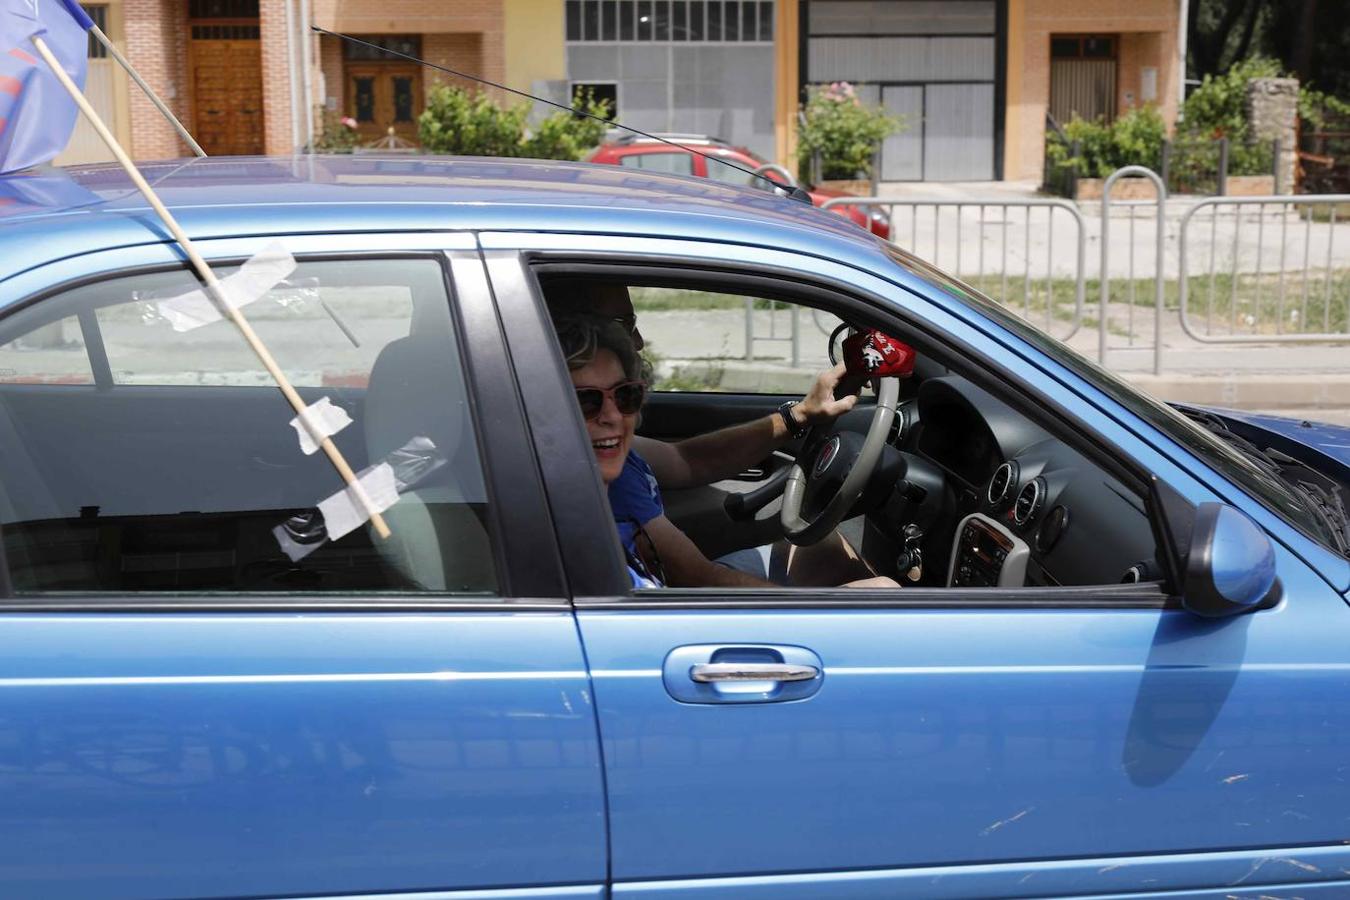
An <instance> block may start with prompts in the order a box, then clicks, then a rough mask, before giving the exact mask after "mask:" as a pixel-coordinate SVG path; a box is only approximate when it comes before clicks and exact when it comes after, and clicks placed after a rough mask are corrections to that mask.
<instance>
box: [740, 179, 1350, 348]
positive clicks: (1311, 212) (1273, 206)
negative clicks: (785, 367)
mask: <svg viewBox="0 0 1350 900" xmlns="http://www.w3.org/2000/svg"><path fill="white" fill-rule="evenodd" d="M1122 179H1143V180H1146V181H1148V182H1150V183H1151V184H1152V191H1151V192H1150V193H1152V194H1153V195H1154V197H1153V198H1150V199H1141V200H1117V199H1113V194H1114V195H1117V196H1118V195H1120V194H1121V193H1122V191H1121V187H1122ZM1104 188H1105V191H1104V196H1103V199H1102V202H1101V215H1100V219H1098V218H1097V217H1096V216H1093V217H1091V218H1085V217H1084V215H1083V214H1082V213H1081V212H1080V211H1079V209H1078V207H1077V205H1076V204H1074V203H1072V202H1070V201H1067V200H1060V199H1045V198H1027V199H1007V198H992V199H989V200H984V201H981V200H952V199H945V198H904V197H895V198H887V197H839V198H836V199H832V200H830V201H828V202H827V203H825V204H824V208H825V209H827V210H831V209H832V210H836V211H839V212H842V211H843V208H846V207H854V208H858V209H862V210H864V211H873V210H877V209H884V210H886V211H887V212H888V213H889V215H890V229H891V235H890V236H891V239H892V241H893V242H894V243H895V244H897V245H899V246H900V247H902V248H903V249H905V250H908V251H910V252H912V253H914V254H915V255H916V256H918V257H920V258H922V259H924V260H926V261H928V262H930V263H932V264H933V265H935V266H936V267H938V268H939V269H943V270H945V271H946V272H949V273H951V274H952V275H954V276H955V277H957V278H959V279H961V280H963V281H965V282H966V283H968V284H969V285H971V286H972V287H975V288H977V289H979V290H980V291H981V292H983V293H985V294H987V295H989V296H990V297H992V298H994V299H995V300H996V301H997V302H999V303H1001V304H1002V305H1003V306H1005V307H1006V308H1008V309H1009V310H1010V311H1012V312H1014V313H1017V314H1020V315H1021V316H1022V317H1023V318H1024V319H1026V320H1028V321H1029V322H1030V323H1031V324H1034V325H1036V326H1037V327H1039V328H1041V329H1043V330H1044V331H1046V332H1047V333H1049V334H1051V335H1052V336H1055V337H1058V338H1060V339H1061V340H1064V341H1066V342H1071V345H1072V346H1074V347H1075V348H1076V349H1077V350H1078V351H1079V352H1083V353H1090V354H1093V355H1095V356H1096V357H1097V359H1098V361H1100V362H1101V363H1103V364H1104V365H1105V364H1110V365H1111V366H1112V367H1113V368H1127V369H1129V368H1144V367H1149V368H1151V369H1152V371H1153V372H1154V373H1155V374H1161V373H1162V372H1163V371H1164V369H1165V363H1166V359H1165V354H1167V353H1171V354H1172V355H1173V360H1174V361H1175V362H1177V363H1178V364H1181V365H1182V368H1185V367H1186V365H1187V364H1189V363H1190V362H1192V361H1189V360H1185V359H1183V356H1182V355H1179V354H1183V353H1184V348H1185V347H1186V346H1188V345H1189V346H1191V347H1196V346H1197V343H1207V344H1220V343H1240V342H1259V343H1264V344H1270V345H1274V346H1279V345H1281V344H1298V343H1314V342H1317V343H1328V342H1331V343H1338V344H1347V343H1350V194H1335V195H1306V194H1301V195H1282V196H1266V197H1212V198H1204V199H1197V198H1185V199H1178V198H1173V197H1170V196H1169V195H1168V194H1167V192H1166V190H1165V187H1164V184H1163V182H1162V179H1161V177H1160V175H1159V174H1158V173H1156V172H1154V171H1152V170H1150V169H1147V168H1144V167H1142V166H1130V167H1127V168H1124V169H1121V170H1118V171H1117V172H1115V173H1113V174H1112V175H1111V176H1110V178H1108V179H1106V181H1105V183H1104ZM1094 241H1095V242H1098V245H1099V247H1100V253H1099V255H1097V259H1096V260H1095V261H1096V263H1097V265H1098V266H1099V268H1095V270H1094V271H1089V270H1088V261H1087V256H1088V253H1087V251H1088V248H1089V246H1090V245H1092V243H1093V242H1094ZM1088 291H1091V292H1092V293H1093V295H1094V297H1093V302H1092V304H1091V305H1088V304H1087V302H1086V298H1085V295H1086V293H1087V292H1088ZM813 321H814V325H815V328H817V329H819V330H820V331H821V332H823V333H828V332H829V331H830V330H831V328H832V326H833V325H834V324H836V321H835V320H834V319H833V317H832V316H824V317H822V314H820V313H816V314H815V316H814V319H813ZM1085 324H1087V325H1089V326H1095V327H1092V328H1090V329H1087V330H1085V329H1084V328H1083V326H1084V325H1085ZM805 327H807V328H810V324H807V325H806V326H805ZM802 331H803V323H801V322H800V320H799V314H798V311H797V310H796V309H795V308H794V307H792V306H791V305H787V304H772V303H768V302H767V301H754V302H747V304H746V311H745V341H746V343H745V347H746V359H747V360H753V359H755V358H756V357H755V351H756V343H757V342H762V341H776V342H781V343H780V346H782V345H790V348H791V357H790V358H791V362H792V365H794V366H797V365H798V364H799V362H800V360H801V354H802V353H803V352H805V351H803V349H802V340H801V337H802ZM1075 337H1076V339H1075ZM1071 339H1073V340H1071ZM786 355H787V354H786V353H784V354H783V356H786Z"/></svg>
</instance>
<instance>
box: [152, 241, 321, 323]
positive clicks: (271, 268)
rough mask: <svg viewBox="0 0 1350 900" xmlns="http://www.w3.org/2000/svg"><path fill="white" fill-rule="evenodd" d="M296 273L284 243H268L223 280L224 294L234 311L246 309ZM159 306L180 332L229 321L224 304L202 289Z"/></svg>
mask: <svg viewBox="0 0 1350 900" xmlns="http://www.w3.org/2000/svg"><path fill="white" fill-rule="evenodd" d="M294 271H295V257H293V256H291V254H290V253H288V252H287V251H286V248H285V247H283V246H281V245H280V244H277V243H272V244H268V245H267V246H266V247H264V248H263V249H262V250H259V251H258V252H257V253H256V254H254V255H253V256H252V257H251V258H250V259H249V260H248V261H247V262H245V263H244V264H243V265H242V266H240V267H239V271H238V272H235V273H234V274H233V275H229V276H227V277H225V278H222V279H220V292H221V294H222V295H223V296H224V297H225V302H226V303H228V304H229V305H230V308H231V309H242V308H243V307H245V306H248V305H249V304H250V303H255V302H257V301H258V300H261V299H262V298H263V297H264V296H265V295H266V294H267V292H268V291H270V290H271V289H272V288H273V287H275V286H276V285H277V284H278V283H279V282H282V281H285V280H286V279H287V278H288V277H290V275H291V273H292V272H294ZM158 306H159V314H160V315H162V316H163V317H164V318H166V319H168V320H169V324H170V325H172V326H173V330H174V331H179V332H184V331H193V330H195V329H197V328H201V327H202V326H203V325H210V324H211V323H212V322H219V321H220V320H222V319H223V318H225V312H224V310H222V309H221V308H220V304H218V303H216V302H215V301H214V300H212V299H211V297H210V296H208V295H207V293H206V292H205V291H203V290H200V289H197V290H192V291H188V292H187V293H186V294H179V295H178V296H177V297H170V298H169V299H167V300H161V301H159V303H158Z"/></svg>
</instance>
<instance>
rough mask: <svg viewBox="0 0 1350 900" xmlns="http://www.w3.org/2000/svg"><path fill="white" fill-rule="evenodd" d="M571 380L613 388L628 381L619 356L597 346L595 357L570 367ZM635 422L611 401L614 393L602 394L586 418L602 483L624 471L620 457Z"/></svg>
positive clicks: (630, 441) (630, 440) (578, 384)
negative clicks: (594, 413) (595, 410)
mask: <svg viewBox="0 0 1350 900" xmlns="http://www.w3.org/2000/svg"><path fill="white" fill-rule="evenodd" d="M571 374H572V384H573V385H574V386H575V387H579V388H582V387H587V388H602V389H607V388H612V387H614V386H615V385H616V384H623V383H624V382H625V381H628V376H626V375H625V374H624V371H623V366H622V365H621V364H620V363H619V358H618V357H617V356H615V355H614V353H613V352H612V351H610V350H604V349H602V350H599V351H597V352H596V354H595V357H594V358H593V359H591V361H590V362H588V363H587V364H586V365H584V366H582V367H581V368H580V369H573V370H572V373H571ZM636 425H637V416H636V415H631V416H625V415H624V414H623V413H621V412H619V408H618V407H617V406H615V405H614V398H613V397H605V401H604V403H603V404H602V405H601V407H600V414H599V415H597V416H596V417H595V418H594V419H587V420H586V433H587V435H588V436H589V437H590V439H591V449H592V450H593V451H595V461H596V463H598V464H599V466H600V477H601V478H603V479H604V481H605V484H609V483H610V482H611V481H613V480H614V479H616V478H618V477H619V474H620V473H621V472H623V461H624V459H626V458H627V456H628V449H629V447H631V446H632V444H633V429H634V428H635V427H636Z"/></svg>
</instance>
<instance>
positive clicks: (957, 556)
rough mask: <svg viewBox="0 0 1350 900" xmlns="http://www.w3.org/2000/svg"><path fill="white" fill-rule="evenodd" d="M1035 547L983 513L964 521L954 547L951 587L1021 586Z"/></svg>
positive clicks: (948, 576) (969, 516) (957, 531)
mask: <svg viewBox="0 0 1350 900" xmlns="http://www.w3.org/2000/svg"><path fill="white" fill-rule="evenodd" d="M1030 555H1031V550H1030V548H1029V547H1028V546H1027V544H1026V542H1025V541H1023V540H1022V539H1021V538H1019V537H1018V536H1017V535H1015V534H1013V533H1012V532H1011V531H1009V530H1008V529H1007V528H1005V527H1003V526H1002V525H1000V524H999V523H998V522H995V521H994V520H993V519H991V518H989V517H988V516H986V515H983V514H981V513H972V514H971V515H968V516H966V517H965V518H964V519H962V520H961V525H960V526H959V527H958V528H957V529H956V543H955V545H954V546H953V547H952V564H951V571H950V572H949V573H948V575H947V584H948V586H950V587H1021V586H1022V584H1023V582H1024V581H1025V580H1026V574H1027V559H1028V557H1029V556H1030Z"/></svg>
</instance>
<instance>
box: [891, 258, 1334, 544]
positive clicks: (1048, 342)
mask: <svg viewBox="0 0 1350 900" xmlns="http://www.w3.org/2000/svg"><path fill="white" fill-rule="evenodd" d="M886 252H887V253H888V254H889V255H890V257H891V258H892V259H893V260H894V261H895V262H896V263H898V264H899V265H901V266H903V267H905V268H906V269H908V270H909V271H911V272H913V273H914V274H916V275H918V276H920V277H921V278H923V279H924V280H925V281H928V282H929V283H931V284H933V285H935V286H937V287H939V288H941V289H942V290H944V291H946V292H947V293H948V294H950V295H952V296H953V297H955V298H956V299H958V300H961V301H963V302H965V303H969V304H971V305H974V306H978V307H979V308H980V310H981V312H983V313H985V314H986V315H988V316H989V317H990V318H992V319H995V320H997V321H998V322H999V323H1000V324H1001V325H1003V326H1005V327H1006V328H1007V329H1008V330H1009V331H1012V332H1014V333H1015V334H1017V335H1018V336H1019V337H1021V338H1023V339H1024V340H1025V341H1027V343H1029V344H1032V345H1034V346H1036V347H1037V348H1039V349H1040V350H1042V351H1044V352H1045V354H1046V355H1047V356H1050V357H1052V358H1053V359H1054V360H1055V361H1056V362H1058V363H1060V364H1061V365H1063V366H1064V367H1065V368H1067V369H1070V370H1072V371H1074V372H1077V373H1078V374H1079V375H1082V376H1083V377H1084V378H1086V379H1088V380H1089V381H1091V382H1092V383H1093V384H1095V385H1096V386H1097V387H1099V388H1100V389H1101V390H1102V391H1104V392H1105V393H1106V394H1108V395H1109V396H1110V397H1111V398H1112V399H1113V400H1115V401H1116V402H1118V403H1120V404H1121V405H1122V406H1124V407H1126V408H1127V409H1129V410H1130V411H1131V412H1133V413H1135V414H1136V415H1138V416H1139V417H1141V418H1143V419H1145V420H1147V421H1148V422H1149V423H1150V424H1152V425H1153V426H1154V427H1156V428H1158V429H1159V430H1160V431H1162V432H1164V433H1166V434H1167V435H1168V436H1169V437H1171V438H1172V439H1173V440H1175V441H1177V443H1179V444H1181V445H1182V446H1184V447H1186V448H1187V449H1188V450H1190V451H1191V452H1192V453H1194V454H1195V455H1196V456H1199V457H1200V458H1201V459H1203V460H1204V461H1205V462H1206V463H1208V464H1209V465H1210V466H1211V467H1212V468H1214V469H1215V470H1217V471H1218V472H1220V473H1221V474H1222V475H1224V476H1225V477H1226V478H1228V479H1229V480H1230V481H1232V482H1233V483H1235V484H1237V485H1238V486H1239V487H1241V488H1242V489H1243V490H1244V491H1246V492H1247V493H1248V494H1250V495H1251V496H1253V497H1255V498H1256V499H1257V500H1259V501H1261V502H1262V503H1263V504H1264V505H1265V506H1266V507H1267V508H1269V509H1271V510H1272V511H1274V512H1275V513H1277V514H1278V515H1279V516H1280V517H1281V518H1283V519H1284V520H1285V521H1287V522H1289V523H1290V524H1291V525H1293V526H1294V527H1296V528H1298V529H1299V530H1300V531H1301V532H1303V533H1304V534H1306V535H1308V536H1309V537H1311V538H1312V539H1314V540H1315V541H1317V542H1318V543H1320V544H1322V545H1323V546H1324V547H1327V548H1328V549H1330V550H1332V551H1333V552H1335V553H1340V552H1341V550H1340V548H1339V542H1338V541H1337V539H1336V536H1335V535H1334V534H1333V532H1332V531H1331V529H1330V527H1329V525H1328V523H1327V522H1326V521H1325V520H1324V519H1323V518H1322V517H1321V516H1319V515H1318V513H1317V512H1315V511H1314V510H1313V509H1312V508H1310V506H1309V504H1308V503H1307V501H1306V500H1305V499H1304V498H1303V497H1301V496H1300V495H1299V494H1298V493H1296V492H1295V491H1294V489H1293V488H1291V487H1290V486H1289V484H1287V483H1286V482H1285V481H1284V480H1283V479H1281V478H1280V477H1279V476H1278V475H1277V474H1274V473H1272V472H1271V471H1270V469H1269V468H1266V467H1262V466H1260V465H1258V464H1257V463H1256V462H1254V461H1253V460H1252V459H1250V458H1249V457H1247V456H1244V455H1243V454H1242V453H1241V452H1239V451H1238V450H1237V449H1235V448H1234V447H1233V446H1232V445H1231V444H1229V443H1228V442H1226V441H1224V440H1222V439H1221V438H1219V437H1217V436H1215V435H1214V434H1213V433H1212V432H1211V431H1209V430H1208V429H1206V428H1204V427H1203V426H1202V425H1200V424H1198V423H1197V422H1194V421H1192V420H1191V419H1189V418H1187V417H1186V416H1184V415H1182V414H1181V413H1180V412H1178V411H1177V410H1175V409H1173V408H1172V407H1171V406H1169V405H1167V404H1166V403H1163V402H1161V401H1159V400H1155V399H1154V398H1152V397H1150V396H1148V395H1147V394H1144V393H1141V392H1140V391H1138V390H1136V389H1135V388H1134V387H1132V386H1130V385H1129V384H1127V383H1126V382H1125V381H1123V380H1121V379H1120V378H1119V377H1117V376H1116V375H1114V374H1112V373H1111V372H1109V371H1107V370H1106V369H1104V368H1102V367H1101V366H1099V365H1097V364H1096V363H1094V362H1092V361H1091V360H1089V359H1086V358H1085V357H1083V356H1080V355H1079V354H1078V353H1076V352H1074V351H1073V350H1072V349H1071V348H1069V347H1068V346H1067V345H1065V344H1064V343H1062V342H1060V341H1058V340H1056V339H1054V338H1053V337H1051V336H1050V335H1048V334H1046V333H1045V332H1043V331H1041V330H1040V329H1038V328H1036V327H1035V326H1033V325H1031V324H1030V323H1028V322H1026V321H1024V320H1023V319H1021V318H1019V317H1018V316H1016V315H1014V314H1013V313H1011V312H1009V311H1008V310H1007V309H1005V308H1004V307H1002V306H1001V305H999V304H998V303H997V302H995V301H994V300H993V299H992V298H990V297H988V296H987V295H985V294H983V293H981V292H980V291H979V290H977V289H975V288H973V287H971V286H970V285H968V284H965V283H964V282H961V281H958V280H956V279H954V278H952V277H951V276H950V275H947V274H946V273H944V272H942V271H940V270H938V269H936V268H934V267H933V266H931V265H929V264H928V263H926V262H924V261H923V260H921V259H919V258H917V257H915V256H914V255H912V254H910V253H908V252H906V251H904V250H902V249H900V248H899V247H897V246H896V245H894V244H889V243H888V244H886Z"/></svg>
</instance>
